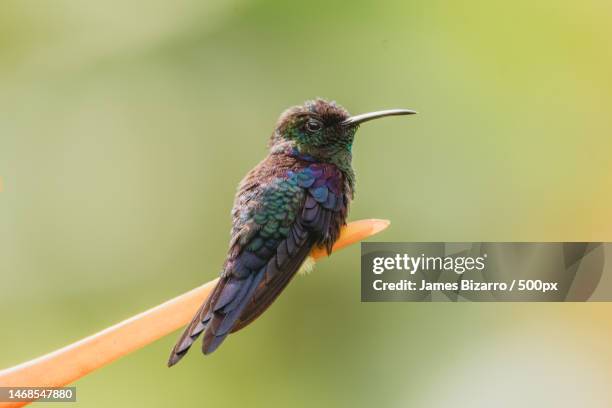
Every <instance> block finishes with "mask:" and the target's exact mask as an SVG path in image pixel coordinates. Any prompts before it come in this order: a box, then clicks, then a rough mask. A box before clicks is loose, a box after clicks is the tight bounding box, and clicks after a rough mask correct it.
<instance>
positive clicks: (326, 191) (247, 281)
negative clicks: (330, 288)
mask: <svg viewBox="0 0 612 408" xmlns="http://www.w3.org/2000/svg"><path fill="white" fill-rule="evenodd" d="M254 172H255V175H257V169H255V171H254ZM260 179H261V178H260ZM255 180H257V181H255ZM343 183H344V181H343V176H342V173H341V172H340V171H338V170H337V169H336V167H335V166H333V165H323V164H311V165H309V166H306V167H302V168H292V169H291V170H287V171H286V172H284V174H281V175H278V174H275V175H274V176H273V177H269V178H267V179H264V182H262V181H260V180H258V179H257V177H253V174H251V175H250V177H249V176H247V178H246V179H245V181H244V182H243V183H242V184H241V188H240V190H239V192H238V195H237V200H236V205H235V208H234V211H233V215H234V225H233V229H232V241H231V243H230V251H229V255H228V258H227V260H226V263H225V266H224V269H223V272H222V274H221V278H220V280H219V283H218V284H217V286H216V287H215V289H214V290H213V292H212V294H211V295H210V297H209V299H208V300H207V301H206V302H205V303H204V304H203V305H202V307H201V308H200V310H199V311H198V313H197V314H196V316H194V319H193V321H192V322H191V323H190V324H189V326H188V327H187V329H186V330H185V332H184V333H183V335H182V336H181V338H180V339H179V341H178V342H177V344H176V346H175V347H174V350H173V352H172V355H171V357H170V360H169V364H170V365H172V364H175V363H176V362H178V360H180V358H181V357H182V356H183V355H184V354H185V353H186V352H187V350H188V349H189V347H190V346H191V345H192V344H193V342H194V341H195V340H196V338H197V337H198V336H199V335H200V334H201V333H202V332H204V341H203V351H204V353H205V354H208V353H211V352H213V351H214V350H215V349H216V348H217V347H218V346H219V345H220V344H221V343H222V342H223V340H224V339H225V338H226V337H227V335H228V334H229V333H231V332H234V331H236V330H239V329H241V328H242V327H244V326H246V325H247V324H249V323H250V322H252V321H253V320H254V319H255V318H257V317H258V316H259V315H260V314H261V313H263V312H264V311H265V310H266V309H267V308H268V307H269V306H270V304H271V303H272V302H273V301H274V300H275V299H276V298H277V296H278V295H279V294H280V292H281V291H282V290H283V289H284V288H285V286H286V285H287V284H288V283H289V281H290V280H291V278H292V277H293V276H294V275H295V273H296V272H297V271H298V269H299V268H300V266H301V265H302V263H303V262H304V260H305V259H306V257H307V256H308V254H309V253H310V251H311V250H312V248H313V246H315V245H325V246H326V247H327V248H328V250H331V246H332V245H333V243H334V241H335V240H336V239H337V237H338V234H339V230H340V227H341V226H342V225H343V224H344V220H345V218H346V208H347V204H348V203H347V200H348V199H347V197H346V195H345V194H344V192H343V186H344V184H343Z"/></svg>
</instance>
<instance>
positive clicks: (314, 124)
mask: <svg viewBox="0 0 612 408" xmlns="http://www.w3.org/2000/svg"><path fill="white" fill-rule="evenodd" d="M322 128H323V124H322V123H321V122H320V121H318V120H316V119H308V122H306V130H307V131H309V132H311V133H314V132H318V131H319V130H321V129H322Z"/></svg>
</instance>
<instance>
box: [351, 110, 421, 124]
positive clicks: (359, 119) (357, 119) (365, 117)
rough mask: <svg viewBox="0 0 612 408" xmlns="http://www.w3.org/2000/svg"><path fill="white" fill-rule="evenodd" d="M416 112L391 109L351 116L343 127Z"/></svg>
mask: <svg viewBox="0 0 612 408" xmlns="http://www.w3.org/2000/svg"><path fill="white" fill-rule="evenodd" d="M414 114H416V112H415V111H413V110H410V109H389V110H383V111H377V112H368V113H362V114H361V115H356V116H351V117H350V118H348V119H346V120H345V121H343V122H341V123H340V125H341V126H356V125H359V124H361V123H363V122H367V121H369V120H372V119H378V118H384V117H385V116H398V115H414Z"/></svg>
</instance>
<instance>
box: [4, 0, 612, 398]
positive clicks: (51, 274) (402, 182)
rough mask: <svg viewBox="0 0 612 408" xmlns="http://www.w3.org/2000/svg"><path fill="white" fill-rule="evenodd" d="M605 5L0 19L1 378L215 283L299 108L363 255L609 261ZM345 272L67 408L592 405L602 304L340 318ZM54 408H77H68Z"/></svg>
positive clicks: (145, 11)
mask: <svg viewBox="0 0 612 408" xmlns="http://www.w3.org/2000/svg"><path fill="white" fill-rule="evenodd" d="M611 18H612V3H610V2H603V1H597V0H586V1H582V2H570V1H559V0H544V1H540V2H533V1H526V0H518V1H514V2H502V1H495V2H491V1H455V2H453V1H435V0H434V1H431V0H429V1H425V0H422V1H403V0H402V1H400V0H397V1H385V2H367V1H359V0H358V1H351V2H348V1H346V2H327V1H320V0H313V1H310V2H282V1H239V0H231V1H206V2H202V1H196V0H177V1H168V0H148V1H143V0H136V1H131V2H119V1H106V2H92V1H88V2H86V1H76V0H72V1H70V0H55V1H52V2H48V1H34V0H4V1H2V3H1V4H0V176H2V178H3V180H4V192H2V193H0V248H1V252H0V282H1V286H0V311H1V313H2V315H1V316H2V320H3V327H2V331H1V334H0V346H1V347H0V367H8V366H11V365H14V364H17V363H20V362H22V361H25V360H28V359H30V358H33V357H35V356H38V355H40V354H43V353H46V352H49V351H51V350H54V349H56V348H58V347H61V346H63V345H65V344H67V343H69V342H72V341H74V340H76V339H79V338H81V337H83V336H86V335H89V334H91V333H93V332H95V331H97V330H100V329H102V328H104V327H106V326H108V325H110V324H113V323H115V322H117V321H119V320H121V319H124V318H126V317H129V316H131V315H133V314H135V313H137V312H140V311H142V310H144V309H146V308H149V307H151V306H153V305H156V304H158V303H160V302H161V301H163V300H166V299H168V298H171V297H173V296H175V295H177V294H179V293H182V292H183V291H186V290H188V289H190V288H192V287H194V286H196V285H199V284H200V283H202V282H204V281H207V280H209V279H212V278H213V277H215V276H216V275H217V273H218V271H219V269H220V266H221V264H222V262H223V258H224V255H225V251H226V248H227V241H228V231H229V227H230V217H229V210H230V208H231V205H232V201H233V195H234V191H235V187H236V185H237V183H238V182H239V180H240V179H241V177H242V176H243V175H244V174H245V173H246V172H247V171H248V170H249V169H250V168H251V167H252V166H254V165H255V164H256V163H257V162H258V161H259V160H260V159H261V158H263V156H264V155H265V154H266V144H267V139H268V137H269V135H270V133H271V132H272V129H273V125H274V123H275V121H276V118H277V117H278V115H279V113H280V112H281V111H282V110H283V109H285V108H286V107H288V106H290V105H294V104H298V103H301V102H302V101H303V100H305V99H310V98H313V97H316V96H321V97H326V98H329V99H335V100H337V101H338V102H339V103H341V104H343V105H344V106H345V107H346V108H347V109H349V111H351V112H353V113H360V112H365V111H370V110H376V109H384V108H394V107H405V108H413V109H416V110H418V111H419V113H420V114H419V115H417V116H416V117H411V118H403V119H402V118H394V119H387V120H382V121H377V122H375V123H374V122H373V123H371V124H368V125H367V126H365V125H364V126H363V128H362V129H361V130H360V131H359V133H358V135H357V141H356V143H355V147H354V166H355V168H356V170H357V176H358V184H357V198H356V201H355V202H354V205H353V207H352V212H351V217H350V218H351V219H359V218H369V217H378V218H388V219H390V220H391V221H392V225H391V228H390V229H389V230H387V231H386V232H384V234H382V235H380V236H379V237H376V239H377V240H384V241H394V240H395V241H407V240H415V241H430V240H431V241H447V240H461V241H471V240H474V241H486V240H509V241H512V240H528V241H538V240H546V241H563V240H575V241H578V240H584V241H593V240H610V239H611V237H612V222H611V217H610V213H611V211H610V209H611V208H612V189H610V185H611V184H612V183H611V176H610V175H611V174H612V162H611V161H610V151H611V150H612V140H611V138H610V134H611V131H612V116H611V115H610V112H609V110H610V108H611V107H612V79H611V78H612V77H611V76H610V72H612V47H610V38H611V36H612V26H610V24H609V22H610V19H611ZM358 274H359V248H358V246H354V247H351V248H349V249H347V250H345V251H343V252H340V253H337V254H335V255H333V257H332V258H331V259H329V260H325V261H323V262H321V263H319V265H318V267H317V270H316V271H315V272H314V273H313V274H311V275H309V276H307V277H300V278H298V279H296V280H295V281H294V282H293V283H292V284H291V285H290V286H289V287H288V289H287V290H286V292H285V294H284V295H283V296H281V297H280V298H279V300H278V301H277V302H276V303H275V305H274V306H273V307H272V308H271V309H270V310H269V311H268V312H267V313H266V314H265V315H264V316H263V317H262V318H261V319H260V320H259V321H257V322H256V323H255V324H254V325H253V326H251V327H249V328H248V329H246V330H244V331H241V332H240V333H238V334H236V335H234V336H231V338H230V339H229V341H227V342H226V343H225V344H224V345H223V347H222V348H221V349H220V350H219V351H218V352H217V353H215V354H213V355H212V356H210V357H208V358H206V359H204V358H203V357H202V356H201V355H199V353H198V352H197V350H196V352H194V353H192V354H190V355H189V356H188V358H186V359H185V360H184V362H182V363H181V364H180V365H179V366H177V367H175V368H173V369H171V370H170V369H167V368H166V367H165V362H166V358H167V356H168V353H169V350H170V348H171V346H172V345H173V343H174V341H175V340H176V337H177V336H178V334H179V333H176V334H175V335H171V336H168V337H167V338H164V339H163V340H160V341H158V342H156V343H155V344H153V345H151V346H149V347H147V348H145V349H143V350H141V351H139V352H137V353H135V354H133V355H130V356H128V357H126V358H123V359H121V360H120V361H118V362H116V363H114V364H112V365H110V366H108V367H106V368H104V369H102V370H100V371H98V372H96V373H94V374H92V375H90V376H89V377H87V378H85V379H83V380H81V381H79V382H78V383H77V384H76V385H77V387H78V399H79V402H78V403H77V404H76V405H78V406H84V407H98V406H99V407H106V406H125V407H132V406H151V407H153V406H159V407H162V406H190V405H198V406H241V405H248V406H267V407H286V406H292V407H312V406H340V407H353V406H368V407H369V406H373V405H376V406H384V407H400V406H401V407H404V406H451V405H453V406H468V405H469V406H487V407H488V406H492V405H493V406H506V405H504V404H507V406H546V405H548V404H549V403H551V404H552V403H553V402H554V403H555V406H602V407H603V406H606V407H607V406H611V405H612V396H611V393H610V389H609V384H610V380H611V378H612V371H611V370H610V367H611V366H612V365H611V363H612V351H610V350H609V342H610V340H611V338H612V323H611V322H610V319H609V318H608V316H609V314H610V312H612V307H610V306H609V305H607V304H426V303H425V304H416V303H414V304H412V303H398V304H361V303H360V300H359V299H360V297H359V281H360V280H359V276H358ZM71 406H74V404H72V405H71Z"/></svg>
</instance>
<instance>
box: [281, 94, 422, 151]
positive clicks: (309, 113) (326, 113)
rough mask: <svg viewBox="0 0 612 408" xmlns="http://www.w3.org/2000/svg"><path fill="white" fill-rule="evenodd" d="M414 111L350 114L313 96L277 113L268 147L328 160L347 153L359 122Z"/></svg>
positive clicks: (399, 110) (397, 110)
mask: <svg viewBox="0 0 612 408" xmlns="http://www.w3.org/2000/svg"><path fill="white" fill-rule="evenodd" d="M414 113H416V112H415V111H412V110H408V109H391V110H384V111H377V112H370V113H364V114H361V115H356V116H351V115H350V114H349V113H348V111H347V110H346V109H344V108H343V107H342V106H340V105H338V104H337V103H336V102H333V101H332V102H329V101H326V100H324V99H315V100H312V101H307V102H305V103H304V104H303V105H298V106H293V107H291V108H289V109H287V110H286V111H284V112H283V113H282V114H281V115H280V117H279V119H278V122H277V124H276V129H275V130H274V133H273V134H272V138H271V140H270V146H271V149H272V151H287V150H290V151H292V152H294V154H298V155H303V156H309V157H312V158H313V159H316V160H328V159H330V158H333V157H334V156H338V155H342V156H343V155H346V154H347V153H349V154H350V152H351V148H352V146H353V139H354V137H355V133H356V132H357V129H358V128H359V125H361V124H362V123H364V122H367V121H369V120H372V119H377V118H382V117H386V116H393V115H410V114H414Z"/></svg>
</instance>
